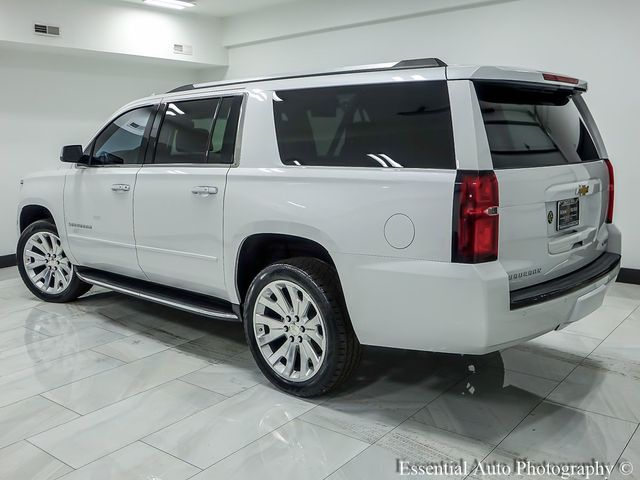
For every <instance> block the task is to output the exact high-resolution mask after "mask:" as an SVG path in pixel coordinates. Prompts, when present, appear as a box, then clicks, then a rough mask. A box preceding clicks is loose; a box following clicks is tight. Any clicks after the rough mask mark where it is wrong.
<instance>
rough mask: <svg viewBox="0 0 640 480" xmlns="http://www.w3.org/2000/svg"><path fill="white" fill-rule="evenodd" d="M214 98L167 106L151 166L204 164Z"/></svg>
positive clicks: (215, 100)
mask: <svg viewBox="0 0 640 480" xmlns="http://www.w3.org/2000/svg"><path fill="white" fill-rule="evenodd" d="M219 102H220V100H219V99H217V98H209V99H205V100H190V101H186V102H175V103H169V104H168V105H167V110H166V113H165V117H164V120H163V121H162V126H161V127H160V132H159V134H158V144H157V147H156V157H155V162H154V163H165V164H166V163H169V164H171V163H206V162H207V153H208V151H209V137H210V135H211V129H212V127H213V120H214V117H215V113H216V109H217V107H218V103H219Z"/></svg>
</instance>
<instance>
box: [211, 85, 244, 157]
mask: <svg viewBox="0 0 640 480" xmlns="http://www.w3.org/2000/svg"><path fill="white" fill-rule="evenodd" d="M241 105H242V97H225V98H223V99H222V102H221V103H220V108H219V109H218V115H217V116H216V123H215V125H214V127H213V134H212V136H211V147H210V152H209V163H225V164H231V163H233V153H234V150H235V145H236V134H237V131H238V119H239V117H240V106H241Z"/></svg>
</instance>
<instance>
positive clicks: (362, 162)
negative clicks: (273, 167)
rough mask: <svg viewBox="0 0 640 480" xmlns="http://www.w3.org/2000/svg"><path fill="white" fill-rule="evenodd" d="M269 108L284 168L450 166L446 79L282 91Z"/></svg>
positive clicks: (450, 139) (450, 138)
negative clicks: (271, 107)
mask: <svg viewBox="0 0 640 480" xmlns="http://www.w3.org/2000/svg"><path fill="white" fill-rule="evenodd" d="M273 105H274V116H275V126H276V134H277V140H278V148H279V150H280V157H281V160H282V162H283V163H284V164H286V165H318V166H334V167H336V166H340V167H387V168H442V169H455V168H456V165H455V155H454V148H453V132H452V126H451V110H450V107H449V94H448V90H447V84H446V82H445V81H427V82H406V83H405V82H397V83H394V84H376V85H355V86H343V87H328V88H313V89H304V90H282V91H278V92H276V93H275V95H274V104H273Z"/></svg>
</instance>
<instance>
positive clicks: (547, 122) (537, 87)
mask: <svg viewBox="0 0 640 480" xmlns="http://www.w3.org/2000/svg"><path fill="white" fill-rule="evenodd" d="M474 85H475V88H476V93H477V94H478V99H479V101H480V107H481V111H482V117H483V121H484V125H485V130H486V132H487V139H488V141H489V148H490V151H491V157H492V161H493V166H494V170H495V174H496V177H497V179H498V184H499V189H500V190H499V194H500V233H499V249H498V251H499V261H500V262H501V263H502V265H503V267H504V268H505V270H506V271H507V272H508V274H509V285H510V289H511V290H516V289H519V288H523V287H527V286H530V285H534V284H537V283H541V282H545V281H547V280H551V279H554V278H557V277H560V276H562V275H566V274H569V273H571V272H573V271H575V270H578V269H580V268H581V267H584V266H585V265H588V264H589V263H591V262H593V261H594V260H595V259H596V258H598V257H599V256H600V255H601V254H602V253H603V252H604V251H606V244H607V238H608V230H607V228H606V225H605V222H606V217H607V205H608V191H609V173H608V169H607V165H606V164H605V162H604V161H603V160H604V158H603V157H604V155H605V153H604V152H599V151H598V148H597V147H596V145H597V143H596V142H594V138H599V136H598V137H596V136H595V135H598V134H597V131H596V130H595V129H596V126H595V124H594V123H593V119H592V117H591V115H590V114H589V112H588V110H587V107H586V104H585V103H584V100H583V99H582V97H581V95H582V93H583V92H582V91H580V90H578V89H576V88H574V87H572V86H569V87H564V86H558V85H557V84H554V85H550V84H544V83H540V84H536V83H524V82H507V81H475V82H474Z"/></svg>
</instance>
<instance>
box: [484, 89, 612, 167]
mask: <svg viewBox="0 0 640 480" xmlns="http://www.w3.org/2000/svg"><path fill="white" fill-rule="evenodd" d="M475 87H476V92H477V94H478V99H479V100H480V108H481V109H482V118H483V120H484V125H485V129H486V131H487V138H488V140H489V148H490V149H491V157H492V159H493V166H494V168H497V169H501V168H530V167H547V166H553V165H566V164H568V163H580V162H587V161H591V160H598V159H599V158H598V152H597V150H596V147H595V145H594V142H593V140H592V139H591V135H590V134H589V131H588V130H587V127H586V125H585V124H584V122H583V120H582V118H581V116H580V112H579V111H578V108H577V107H576V105H575V103H574V101H573V96H574V95H577V94H579V93H576V92H575V91H573V90H569V89H562V88H561V89H558V88H545V87H540V86H530V85H527V84H507V83H492V82H476V83H475Z"/></svg>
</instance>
